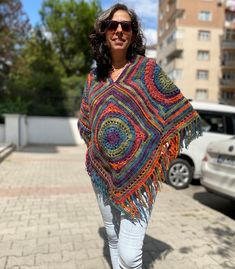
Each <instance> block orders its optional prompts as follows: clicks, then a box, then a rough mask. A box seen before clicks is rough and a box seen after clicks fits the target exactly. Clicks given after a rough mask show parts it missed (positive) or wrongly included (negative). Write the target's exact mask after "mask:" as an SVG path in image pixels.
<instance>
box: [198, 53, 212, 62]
mask: <svg viewBox="0 0 235 269" xmlns="http://www.w3.org/2000/svg"><path fill="white" fill-rule="evenodd" d="M209 55H210V52H209V51H208V50H198V52H197V59H198V60H199V61H209Z"/></svg>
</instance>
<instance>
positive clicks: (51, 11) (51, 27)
mask: <svg viewBox="0 0 235 269" xmlns="http://www.w3.org/2000/svg"><path fill="white" fill-rule="evenodd" d="M100 11H101V8H100V5H99V3H98V2H96V1H91V2H90V3H88V2H85V1H83V0H81V1H76V0H69V1H63V0H45V1H44V2H43V5H42V9H41V11H40V14H41V17H42V22H43V25H44V27H45V29H46V31H47V32H48V33H50V35H51V42H52V43H53V46H54V48H55V51H56V53H57V54H58V55H59V59H60V62H61V64H62V66H63V68H64V70H65V73H66V75H67V76H68V77H69V76H72V75H75V74H77V75H82V74H85V73H87V72H89V69H90V67H91V64H92V55H91V51H90V49H89V44H88V36H89V33H90V32H91V30H92V28H93V25H94V21H95V18H96V16H97V15H98V13H99V12H100Z"/></svg>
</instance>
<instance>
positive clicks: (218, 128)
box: [167, 102, 235, 189]
mask: <svg viewBox="0 0 235 269" xmlns="http://www.w3.org/2000/svg"><path fill="white" fill-rule="evenodd" d="M191 104H192V105H193V107H194V109H196V110H197V111H198V113H199V115H200V117H201V119H202V129H203V136H201V137H199V138H198V139H196V140H194V141H192V142H191V144H190V145H189V147H188V149H183V150H182V152H181V153H180V155H179V156H178V158H177V159H176V160H174V161H173V162H172V163H171V165H170V168H169V170H168V176H167V183H169V184H170V185H172V186H173V187H175V188H176V189H182V188H186V187H187V186H188V185H189V184H190V182H191V180H192V178H195V179H200V178H201V163H202V159H203V157H204V155H205V151H206V147H207V145H208V144H209V143H210V142H212V141H219V140H223V139H226V138H230V137H232V136H233V135H235V107H234V106H228V105H221V104H213V103H204V102H191Z"/></svg>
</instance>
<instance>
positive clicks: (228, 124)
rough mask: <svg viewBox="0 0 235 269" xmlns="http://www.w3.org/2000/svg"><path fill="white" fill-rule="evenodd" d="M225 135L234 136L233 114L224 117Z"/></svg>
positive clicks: (234, 115) (234, 118)
mask: <svg viewBox="0 0 235 269" xmlns="http://www.w3.org/2000/svg"><path fill="white" fill-rule="evenodd" d="M226 127H227V128H226V129H227V134H231V135H234V134H235V114H230V115H226Z"/></svg>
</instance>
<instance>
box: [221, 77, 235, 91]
mask: <svg viewBox="0 0 235 269" xmlns="http://www.w3.org/2000/svg"><path fill="white" fill-rule="evenodd" d="M220 88H223V89H235V79H224V78H222V79H220Z"/></svg>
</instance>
